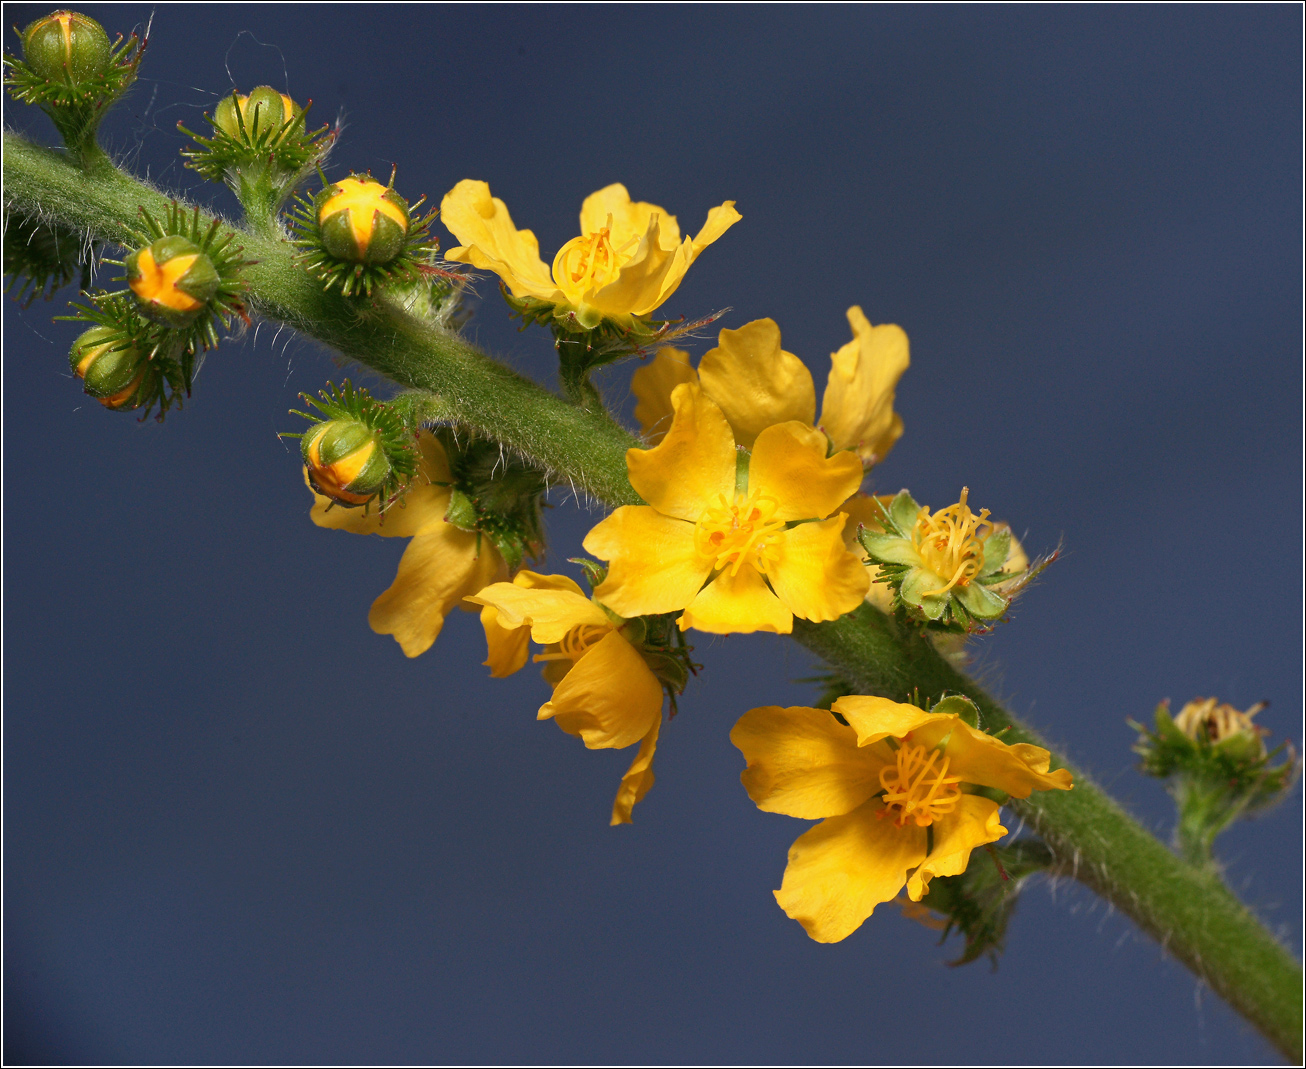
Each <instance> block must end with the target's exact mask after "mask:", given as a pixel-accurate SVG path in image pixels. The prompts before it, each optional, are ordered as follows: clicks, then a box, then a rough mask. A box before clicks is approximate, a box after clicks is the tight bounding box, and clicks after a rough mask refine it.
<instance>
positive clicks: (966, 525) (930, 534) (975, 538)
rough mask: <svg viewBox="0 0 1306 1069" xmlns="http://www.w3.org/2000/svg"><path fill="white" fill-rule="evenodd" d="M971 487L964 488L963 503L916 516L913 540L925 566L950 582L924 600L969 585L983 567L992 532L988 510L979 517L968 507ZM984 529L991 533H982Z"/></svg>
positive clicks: (924, 511)
mask: <svg viewBox="0 0 1306 1069" xmlns="http://www.w3.org/2000/svg"><path fill="white" fill-rule="evenodd" d="M969 493H970V490H969V488H967V487H962V490H961V500H960V501H958V502H957V503H956V504H955V505H949V506H948V507H947V508H946V509H940V510H939V511H938V512H936V513H935V514H934V515H933V516H931V515H930V510H929V509H928V508H922V509H921V510H920V512H919V513H917V514H916V523H915V525H914V526H913V527H912V531H911V540H912V544H913V545H914V546H915V547H916V552H917V553H919V554H920V557H921V560H922V561H923V562H924V563H925V567H926V568H928V569H929V570H930V571H932V572H933V573H934V574H935V575H937V576H939V577H940V578H941V579H942V578H946V579H947V582H946V583H945V585H944V586H942V587H940V588H939V589H938V590H927V591H924V592H923V595H922V596H923V597H927V598H929V597H937V596H938V595H939V594H946V593H947V592H948V591H949V590H951V589H952V588H953V587H954V586H968V585H969V584H970V581H971V580H972V579H974V578H975V577H976V576H977V575H979V573H980V569H981V568H983V566H984V543H985V542H987V541H988V538H989V535H991V534H992V533H993V523H992V522H991V521H990V520H989V510H988V509H981V510H980V514H979V515H978V516H976V515H975V513H973V512H971V510H970V506H969V505H967V504H966V495H967V494H969ZM981 527H987V528H988V530H987V531H985V532H984V533H983V534H981V533H980V528H981Z"/></svg>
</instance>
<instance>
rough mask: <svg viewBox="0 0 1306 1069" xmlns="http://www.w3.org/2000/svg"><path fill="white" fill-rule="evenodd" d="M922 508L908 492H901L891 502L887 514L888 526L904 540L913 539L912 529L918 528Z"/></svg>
mask: <svg viewBox="0 0 1306 1069" xmlns="http://www.w3.org/2000/svg"><path fill="white" fill-rule="evenodd" d="M920 511H921V507H920V505H918V504H916V499H915V498H914V497H912V496H911V494H909V493H908V492H907V491H906V490H899V491H898V493H897V494H896V495H895V496H894V499H893V500H892V501H891V502H889V509H888V512H887V513H886V519H887V520H888V526H891V527H892V528H893V530H895V531H897V532H898V534H899V535H900V536H901V537H903V538H908V539H910V538H911V532H912V528H913V527H915V526H916V517H917V516H919V515H920Z"/></svg>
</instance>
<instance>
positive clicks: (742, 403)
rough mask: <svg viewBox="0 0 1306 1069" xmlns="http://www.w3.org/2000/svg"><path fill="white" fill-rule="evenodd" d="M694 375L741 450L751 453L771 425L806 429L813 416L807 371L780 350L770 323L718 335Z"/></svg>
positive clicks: (813, 395)
mask: <svg viewBox="0 0 1306 1069" xmlns="http://www.w3.org/2000/svg"><path fill="white" fill-rule="evenodd" d="M698 376H699V379H700V381H701V382H702V383H703V389H704V390H706V391H707V393H708V395H709V396H710V397H711V398H712V400H714V401H715V402H716V403H717V404H719V405H720V406H721V410H722V411H723V412H724V413H725V414H726V419H728V420H729V421H730V426H731V427H733V428H734V432H735V440H736V441H738V443H739V444H740V445H742V446H743V447H744V448H745V449H752V448H753V443H754V442H755V441H756V440H757V436H758V435H759V434H761V433H762V431H763V430H765V429H766V428H767V427H770V426H771V425H772V424H774V423H785V422H787V421H789V420H797V421H798V422H799V423H804V424H807V425H808V426H810V425H811V423H812V420H813V419H814V418H815V416H816V387H815V385H814V384H813V382H812V373H811V372H810V371H808V370H807V366H806V365H805V364H804V363H803V362H802V361H801V360H799V359H798V357H796V356H794V354H793V353H787V352H785V351H784V350H783V349H781V348H780V328H779V327H778V326H776V324H775V320H773V319H755V320H754V321H753V322H751V323H745V324H744V325H743V326H742V327H740V328H739V329H738V330H723V331H721V333H720V335H719V337H718V341H717V347H716V348H715V349H709V350H708V351H707V352H706V353H705V354H704V355H703V360H702V362H701V363H700V364H699V367H698ZM822 445H824V443H822Z"/></svg>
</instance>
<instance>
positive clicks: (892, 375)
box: [631, 305, 911, 467]
mask: <svg viewBox="0 0 1306 1069" xmlns="http://www.w3.org/2000/svg"><path fill="white" fill-rule="evenodd" d="M848 322H849V324H850V325H851V326H852V330H853V340H852V341H850V342H848V343H847V344H846V345H844V346H843V347H842V348H841V349H839V351H838V352H836V353H832V354H831V356H830V361H831V367H830V375H829V378H828V379H827V380H826V384H825V397H824V400H823V402H822V406H821V418H820V421H819V422H816V386H815V384H814V383H813V381H812V373H811V372H810V371H808V370H807V366H806V365H805V364H804V363H803V362H802V361H801V360H800V359H798V357H796V356H795V355H794V354H793V353H789V352H785V350H783V349H782V348H781V347H780V328H779V327H778V326H776V324H775V321H774V320H772V319H755V320H754V321H753V322H751V323H745V324H744V325H743V326H742V327H740V328H739V329H738V330H723V331H721V333H720V335H719V336H718V339H717V348H715V349H710V350H709V351H708V352H706V353H705V354H704V355H703V359H702V361H701V362H700V363H699V366H698V371H697V373H695V372H694V370H693V368H691V367H690V366H689V354H688V353H686V352H684V351H683V350H681V349H663V350H661V351H660V352H659V353H658V355H657V356H656V357H655V358H654V359H653V360H652V361H651V362H650V363H649V364H647V365H646V366H644V367H642V368H640V369H639V370H638V371H636V372H635V375H634V377H633V378H632V380H631V390H632V392H633V393H634V394H635V397H636V399H637V401H638V402H639V403H638V404H637V405H636V407H635V418H636V419H637V420H639V422H640V427H641V428H642V430H643V432H644V434H645V435H646V436H648V438H649V440H650V441H657V440H658V438H659V437H660V436H661V434H662V433H665V431H666V427H667V426H668V424H669V422H670V415H671V410H670V405H669V399H670V396H671V391H672V390H673V389H674V388H675V387H676V386H677V385H679V384H680V383H682V382H693V381H699V382H701V384H702V386H703V390H704V391H705V392H706V393H707V395H708V396H709V397H711V398H712V400H714V401H715V402H716V403H717V404H718V405H720V406H721V409H722V411H724V412H725V414H726V419H728V420H729V421H730V426H731V427H732V428H734V432H735V438H736V440H737V441H738V442H739V444H740V445H742V446H744V447H745V448H750V447H751V446H752V444H753V441H754V440H755V439H756V438H757V436H758V435H759V434H760V433H761V432H762V431H763V430H764V429H765V428H766V427H770V426H772V425H774V424H776V423H783V422H785V421H786V420H797V421H798V422H800V423H806V424H808V425H809V426H811V425H813V424H814V423H815V425H816V426H818V427H820V428H821V430H823V431H825V433H826V434H827V435H829V437H830V441H831V442H833V443H834V447H835V449H852V450H855V451H856V452H857V454H858V456H860V457H861V458H862V461H863V463H864V464H865V465H866V466H867V467H870V466H872V465H874V464H878V463H879V462H880V461H881V460H883V459H884V458H885V457H886V456H887V455H888V453H889V450H890V449H892V448H893V444H894V442H896V441H897V440H898V439H899V438H900V437H901V436H902V418H901V417H900V416H899V415H898V414H897V413H896V412H894V410H893V400H894V392H895V390H896V389H897V386H898V380H899V379H900V378H901V377H902V373H903V372H904V371H906V370H907V366H908V365H909V364H910V363H911V360H910V357H909V355H908V346H907V335H906V334H905V333H904V332H903V329H902V328H901V327H898V326H894V325H893V324H884V325H881V326H878V327H873V326H871V324H870V322H869V321H868V320H867V318H866V316H865V315H863V314H862V310H861V309H860V308H859V307H857V306H856V305H853V306H852V307H851V308H849V309H848Z"/></svg>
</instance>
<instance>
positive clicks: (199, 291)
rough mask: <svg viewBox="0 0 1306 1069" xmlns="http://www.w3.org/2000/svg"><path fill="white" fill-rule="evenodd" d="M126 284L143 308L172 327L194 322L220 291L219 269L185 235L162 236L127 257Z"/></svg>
mask: <svg viewBox="0 0 1306 1069" xmlns="http://www.w3.org/2000/svg"><path fill="white" fill-rule="evenodd" d="M126 263H127V284H128V285H129V286H130V287H131V290H132V292H133V293H134V294H136V299H137V301H139V302H140V305H141V310H142V311H143V312H144V313H145V314H146V315H147V316H149V317H150V318H151V319H153V320H155V321H157V322H159V323H163V324H165V325H167V326H170V327H184V326H186V325H188V324H189V323H191V322H193V321H194V319H195V318H196V317H197V316H198V315H199V314H200V312H201V311H203V309H204V305H205V304H207V303H208V301H210V300H211V299H212V298H213V296H214V294H216V293H217V292H218V285H219V282H220V280H219V278H218V272H217V271H216V270H215V268H214V266H213V261H211V260H210V259H209V258H208V257H207V256H205V255H204V253H202V252H201V251H200V249H199V246H197V245H195V244H194V243H193V242H191V241H189V240H187V239H186V238H183V237H178V236H172V237H165V238H159V240H158V241H155V242H153V243H151V244H149V245H147V246H145V248H143V249H138V250H137V251H136V252H134V253H132V254H131V255H130V256H129V257H127V261H126Z"/></svg>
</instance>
